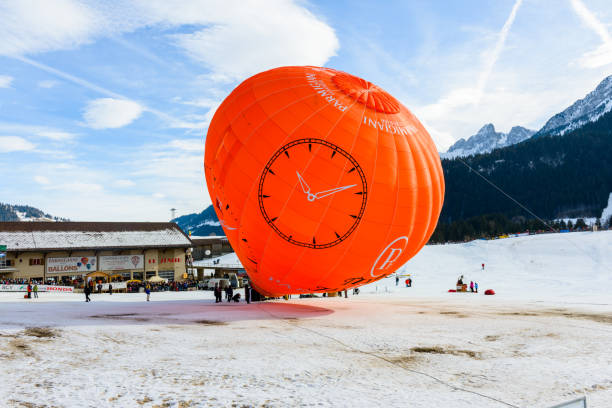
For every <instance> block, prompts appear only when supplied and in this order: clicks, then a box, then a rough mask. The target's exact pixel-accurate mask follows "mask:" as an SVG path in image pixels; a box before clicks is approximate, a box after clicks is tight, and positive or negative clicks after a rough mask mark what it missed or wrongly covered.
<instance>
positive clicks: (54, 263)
mask: <svg viewBox="0 0 612 408" xmlns="http://www.w3.org/2000/svg"><path fill="white" fill-rule="evenodd" d="M46 268H47V273H48V274H53V273H63V274H66V273H67V274H71V273H79V272H85V273H88V272H93V271H95V270H97V269H96V257H95V256H92V257H87V256H71V257H67V258H47V265H46Z"/></svg>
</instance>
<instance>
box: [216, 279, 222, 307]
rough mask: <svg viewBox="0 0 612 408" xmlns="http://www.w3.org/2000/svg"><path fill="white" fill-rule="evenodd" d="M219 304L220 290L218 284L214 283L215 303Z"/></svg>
mask: <svg viewBox="0 0 612 408" xmlns="http://www.w3.org/2000/svg"><path fill="white" fill-rule="evenodd" d="M219 302H221V288H220V287H219V284H218V283H215V303H219Z"/></svg>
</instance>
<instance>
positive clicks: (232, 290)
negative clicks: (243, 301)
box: [225, 285, 234, 302]
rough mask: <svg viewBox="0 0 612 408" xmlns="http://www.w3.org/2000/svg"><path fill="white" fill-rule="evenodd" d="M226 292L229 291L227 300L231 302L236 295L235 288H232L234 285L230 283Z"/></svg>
mask: <svg viewBox="0 0 612 408" xmlns="http://www.w3.org/2000/svg"><path fill="white" fill-rule="evenodd" d="M225 293H227V301H228V302H231V301H232V297H234V288H232V285H229V286H228V287H227V288H226V289H225Z"/></svg>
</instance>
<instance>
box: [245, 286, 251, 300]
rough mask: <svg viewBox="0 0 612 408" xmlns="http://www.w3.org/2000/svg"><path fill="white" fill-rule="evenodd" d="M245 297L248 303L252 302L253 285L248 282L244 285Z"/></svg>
mask: <svg viewBox="0 0 612 408" xmlns="http://www.w3.org/2000/svg"><path fill="white" fill-rule="evenodd" d="M244 298H245V299H246V302H247V304H249V303H251V287H250V286H249V284H248V283H247V284H246V285H244Z"/></svg>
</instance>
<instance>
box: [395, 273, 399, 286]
mask: <svg viewBox="0 0 612 408" xmlns="http://www.w3.org/2000/svg"><path fill="white" fill-rule="evenodd" d="M397 285H399V276H397V275H395V286H397Z"/></svg>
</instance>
